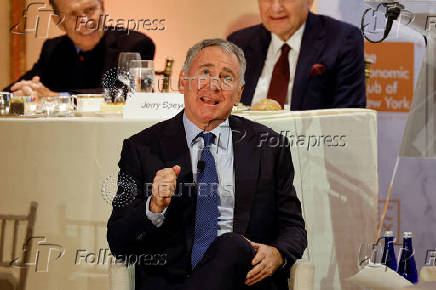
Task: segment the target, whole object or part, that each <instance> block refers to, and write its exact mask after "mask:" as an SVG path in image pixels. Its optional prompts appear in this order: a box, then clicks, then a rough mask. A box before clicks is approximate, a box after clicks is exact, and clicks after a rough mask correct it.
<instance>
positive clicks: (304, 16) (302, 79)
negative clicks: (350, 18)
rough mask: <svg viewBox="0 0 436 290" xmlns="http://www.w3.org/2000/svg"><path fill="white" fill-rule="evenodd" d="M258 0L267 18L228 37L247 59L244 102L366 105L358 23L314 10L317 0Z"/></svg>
mask: <svg viewBox="0 0 436 290" xmlns="http://www.w3.org/2000/svg"><path fill="white" fill-rule="evenodd" d="M258 2H259V10H260V15H261V19H262V24H260V25H256V26H252V27H248V28H246V29H242V30H239V31H236V32H234V33H232V34H231V35H230V36H229V37H228V40H229V41H231V42H233V43H235V44H236V45H238V46H239V47H241V48H242V50H243V51H244V54H245V57H246V59H247V71H246V73H245V81H246V85H245V89H244V93H243V94H242V102H243V103H244V104H246V105H252V104H254V103H256V102H258V101H259V100H261V99H263V98H266V97H268V98H272V99H275V100H277V101H278V102H279V103H280V104H281V105H282V107H283V106H284V107H287V106H290V109H291V110H313V109H329V108H346V107H361V108H364V107H365V106H366V96H365V77H364V56H363V37H362V35H361V33H360V31H359V30H358V29H357V28H356V27H354V26H351V25H349V24H346V23H344V22H340V21H338V20H335V19H333V18H330V17H328V16H323V15H316V14H312V13H311V12H309V9H310V7H311V6H312V0H292V1H290V0H285V1H277V0H258Z"/></svg>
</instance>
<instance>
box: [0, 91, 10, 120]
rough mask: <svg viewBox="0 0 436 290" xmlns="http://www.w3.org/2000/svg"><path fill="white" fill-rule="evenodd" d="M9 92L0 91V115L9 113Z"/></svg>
mask: <svg viewBox="0 0 436 290" xmlns="http://www.w3.org/2000/svg"><path fill="white" fill-rule="evenodd" d="M11 95H12V94H11V93H8V92H0V115H8V114H9V101H10V99H11Z"/></svg>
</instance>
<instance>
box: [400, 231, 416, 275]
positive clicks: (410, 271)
mask: <svg viewBox="0 0 436 290" xmlns="http://www.w3.org/2000/svg"><path fill="white" fill-rule="evenodd" d="M398 274H400V275H401V276H403V277H404V278H405V279H407V280H409V281H410V282H412V283H417V282H418V272H417V271H416V262H415V256H414V251H413V247H412V233H411V232H404V233H403V248H402V249H401V258H400V263H399V265H398Z"/></svg>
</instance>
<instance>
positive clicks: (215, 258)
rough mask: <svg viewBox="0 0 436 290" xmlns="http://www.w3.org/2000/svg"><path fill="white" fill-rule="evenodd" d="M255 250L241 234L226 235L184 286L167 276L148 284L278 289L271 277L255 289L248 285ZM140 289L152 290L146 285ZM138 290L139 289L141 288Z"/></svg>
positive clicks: (165, 288)
mask: <svg viewBox="0 0 436 290" xmlns="http://www.w3.org/2000/svg"><path fill="white" fill-rule="evenodd" d="M254 256H255V250H254V248H253V247H252V246H251V245H250V243H249V242H248V241H247V240H246V239H245V238H244V237H242V236H241V235H239V234H235V233H226V234H223V235H221V236H219V237H217V238H216V239H215V241H214V242H213V243H212V244H211V245H210V247H209V249H208V250H207V251H206V253H205V254H204V256H203V259H202V260H201V261H200V262H199V263H198V265H197V266H196V267H195V268H194V270H193V271H192V273H191V275H190V276H188V278H187V279H186V280H185V281H184V282H183V283H181V284H171V283H169V282H168V281H167V280H166V279H165V277H157V276H155V277H153V278H152V279H151V281H149V283H147V284H151V285H153V286H152V288H153V289H156V290H205V289H207V290H271V289H275V287H274V286H273V283H271V279H270V278H266V279H264V280H262V281H260V282H258V283H256V284H254V285H253V286H250V287H248V286H246V285H245V284H244V281H245V277H246V276H247V273H248V271H250V270H251V269H252V266H251V261H252V259H253V258H254ZM142 286H145V287H140V289H141V290H142V289H151V288H150V287H147V286H148V285H142ZM137 289H138V287H137Z"/></svg>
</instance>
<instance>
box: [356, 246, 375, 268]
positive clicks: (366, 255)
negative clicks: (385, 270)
mask: <svg viewBox="0 0 436 290" xmlns="http://www.w3.org/2000/svg"><path fill="white" fill-rule="evenodd" d="M371 262H374V261H373V248H372V244H369V243H362V244H360V247H359V255H358V258H357V268H358V269H359V271H360V270H362V269H363V268H365V267H366V266H367V265H368V264H369V263H371Z"/></svg>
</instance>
